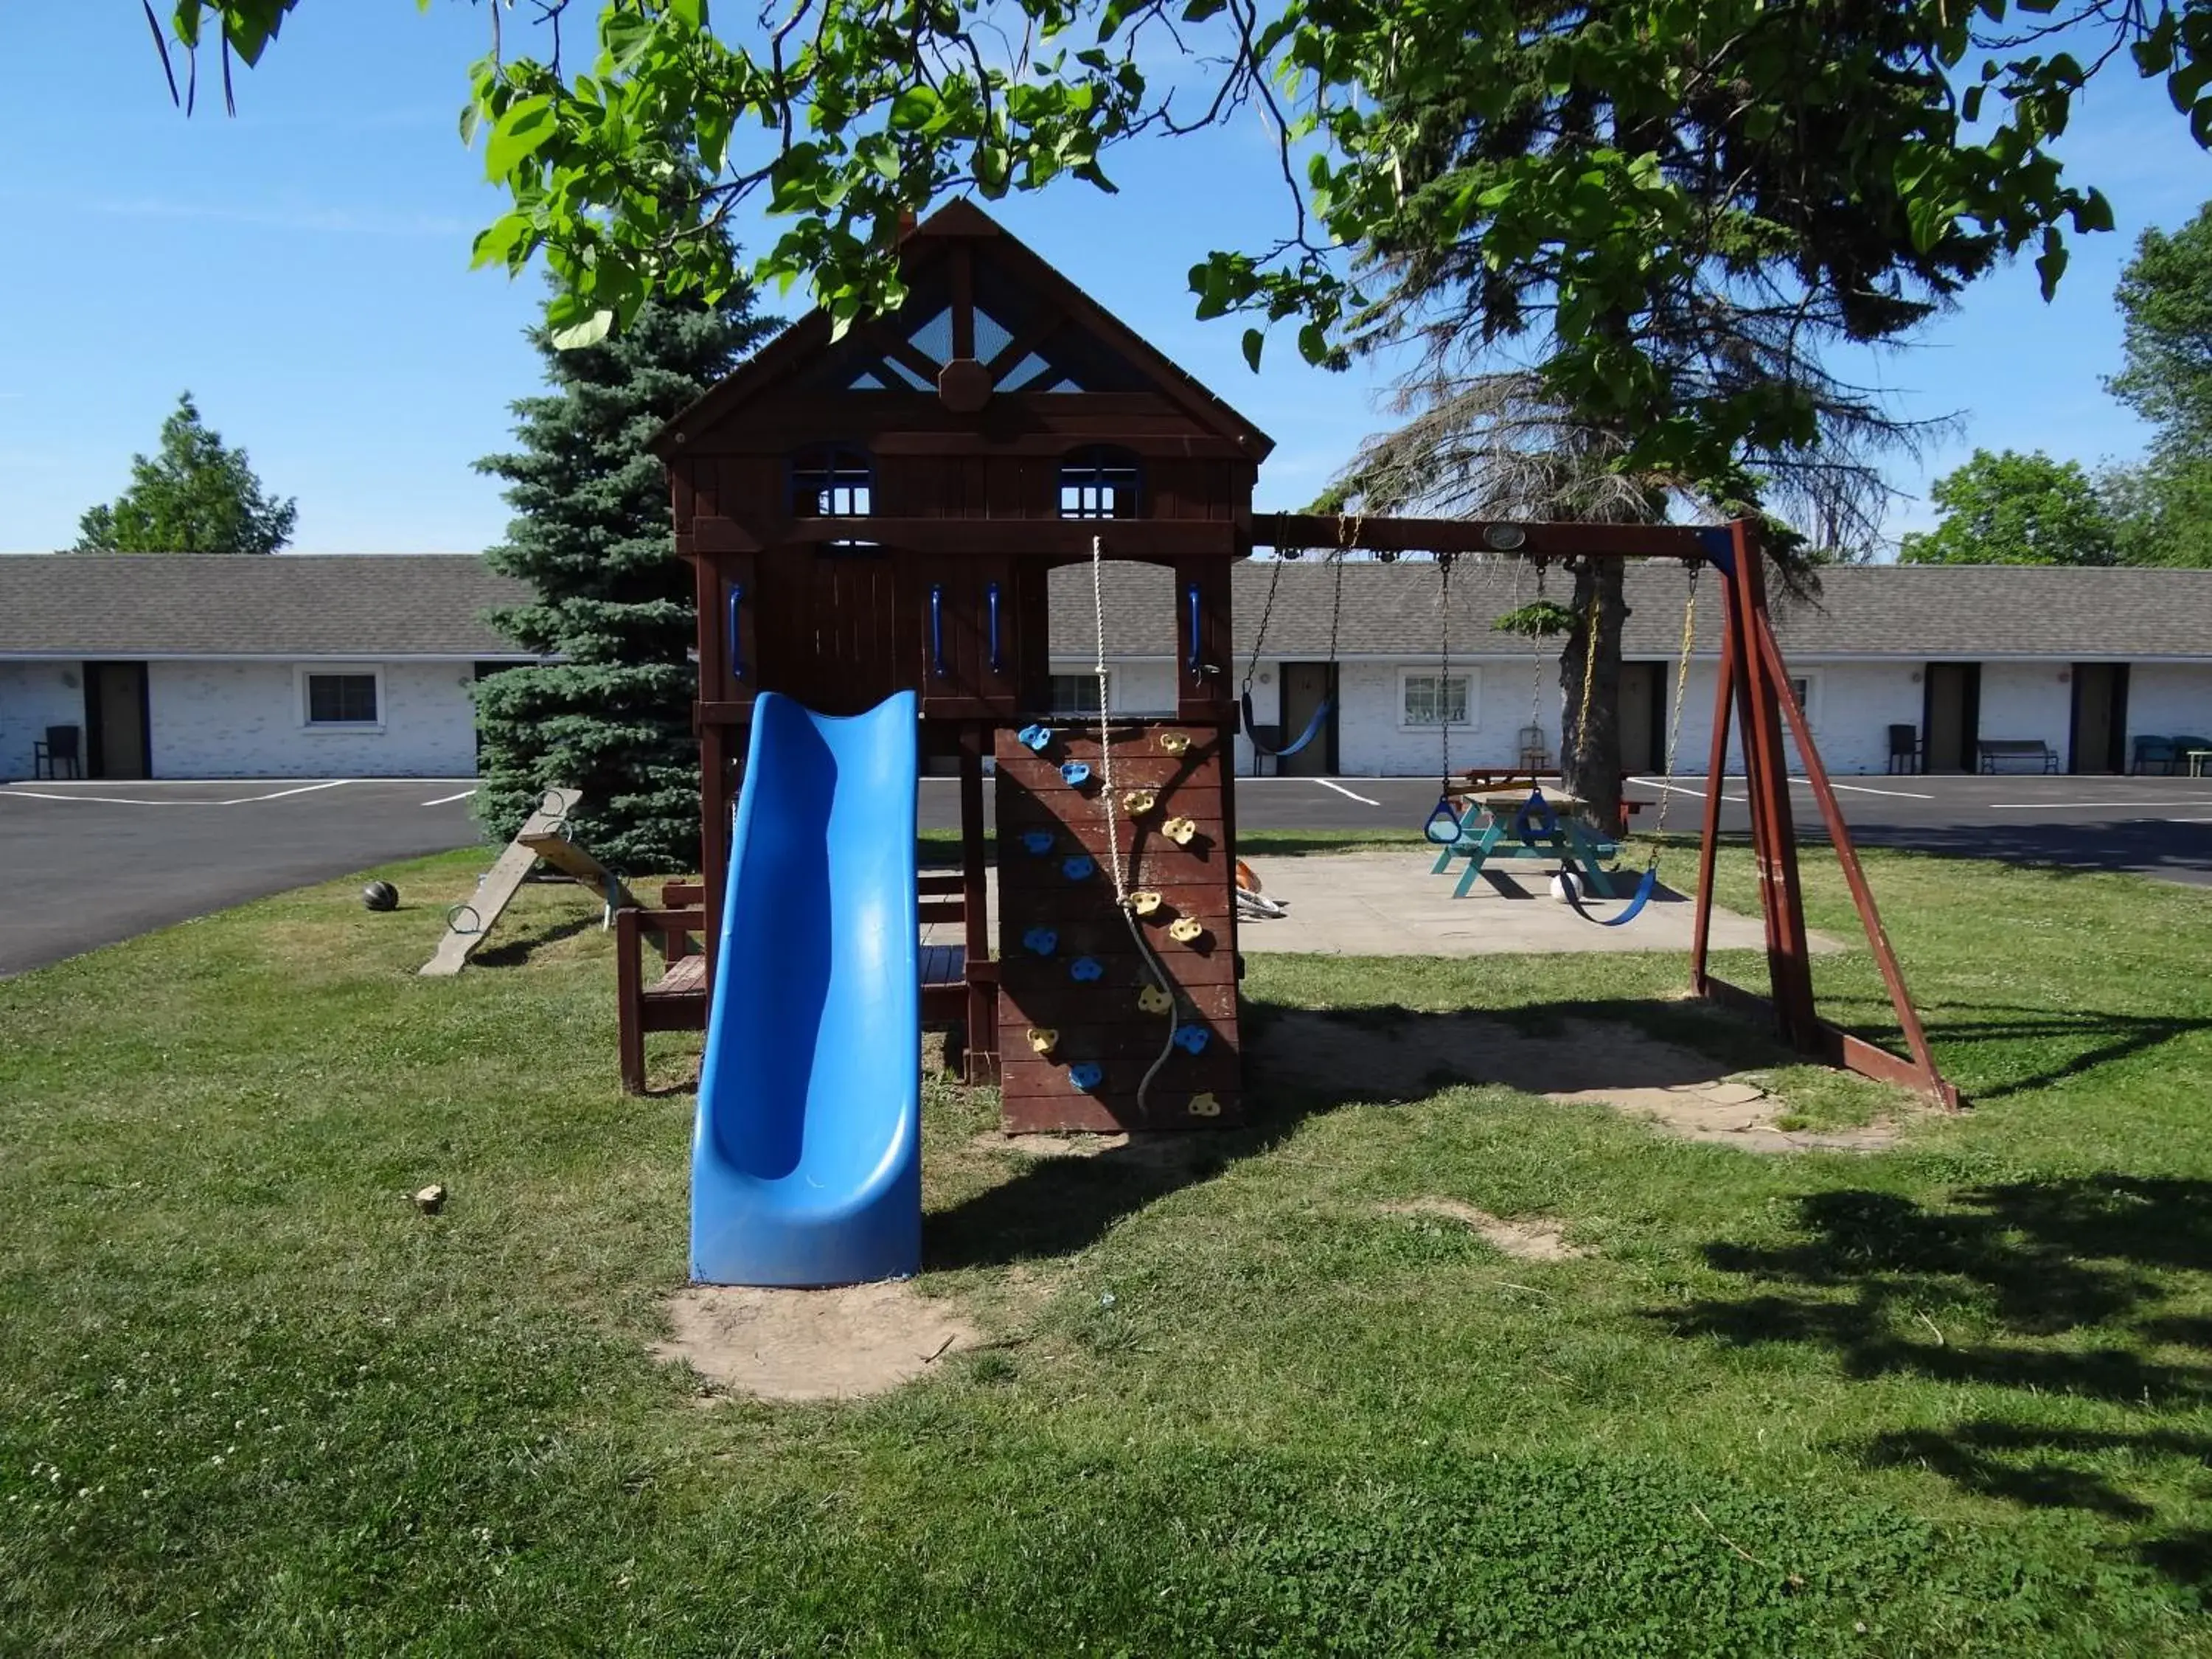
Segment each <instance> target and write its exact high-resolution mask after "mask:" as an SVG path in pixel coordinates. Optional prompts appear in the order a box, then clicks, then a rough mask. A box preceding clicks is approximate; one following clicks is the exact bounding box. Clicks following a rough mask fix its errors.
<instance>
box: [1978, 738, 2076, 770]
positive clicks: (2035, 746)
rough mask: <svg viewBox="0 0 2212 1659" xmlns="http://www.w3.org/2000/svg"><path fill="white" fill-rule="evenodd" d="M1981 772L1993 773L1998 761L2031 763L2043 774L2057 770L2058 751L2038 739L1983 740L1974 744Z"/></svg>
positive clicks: (1980, 739)
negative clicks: (1978, 755)
mask: <svg viewBox="0 0 2212 1659" xmlns="http://www.w3.org/2000/svg"><path fill="white" fill-rule="evenodd" d="M1974 748H1975V750H1977V751H1978V753H1979V754H1980V756H1981V757H1982V770H1983V771H1984V772H1994V771H1996V769H1997V763H1998V762H2000V761H2015V760H2018V761H2032V762H2033V763H2034V764H2035V766H2036V767H2037V769H2039V770H2040V771H2044V772H2056V771H2057V769H2058V751H2057V750H2056V749H2053V748H2052V747H2051V745H2050V744H2047V743H2045V742H2044V740H2043V739H2042V738H1979V739H1978V740H1977V741H1976V742H1975V744H1974Z"/></svg>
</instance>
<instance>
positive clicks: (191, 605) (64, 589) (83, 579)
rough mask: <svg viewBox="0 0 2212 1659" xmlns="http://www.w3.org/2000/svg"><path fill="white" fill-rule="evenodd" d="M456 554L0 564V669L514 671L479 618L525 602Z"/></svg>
mask: <svg viewBox="0 0 2212 1659" xmlns="http://www.w3.org/2000/svg"><path fill="white" fill-rule="evenodd" d="M530 592H531V590H530V589H529V587H528V586H526V585H525V584H523V583H521V582H519V581H515V580H512V579H511V578H509V577H506V576H501V575H496V574H494V573H493V572H492V571H491V570H489V568H486V566H485V564H484V562H483V560H482V559H481V558H478V557H476V556H472V555H462V554H410V553H393V554H278V555H276V556H269V557H259V556H249V555H242V554H241V555H228V556H226V555H220V554H209V553H146V554H105V553H92V554H78V553H72V554H52V555H23V556H15V557H4V558H0V656H15V657H24V656H40V657H59V656H68V657H203V656H204V657H345V656H361V657H471V658H501V657H519V658H524V659H528V658H529V657H530V653H527V652H525V651H522V650H521V649H520V648H519V647H517V646H516V645H515V643H514V641H512V640H509V639H506V638H503V637H502V636H501V635H498V634H495V633H494V632H493V631H492V630H491V629H489V627H487V626H486V625H485V623H483V620H482V617H481V613H482V612H483V611H484V610H486V609H487V608H489V607H490V606H493V605H514V604H517V603H520V602H522V601H526V600H527V599H529V598H530Z"/></svg>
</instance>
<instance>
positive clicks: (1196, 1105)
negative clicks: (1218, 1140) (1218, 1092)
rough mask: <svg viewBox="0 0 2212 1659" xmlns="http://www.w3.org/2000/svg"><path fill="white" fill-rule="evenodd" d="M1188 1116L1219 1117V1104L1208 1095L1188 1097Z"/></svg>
mask: <svg viewBox="0 0 2212 1659" xmlns="http://www.w3.org/2000/svg"><path fill="white" fill-rule="evenodd" d="M1190 1115H1192V1116H1193V1117H1219V1116H1220V1115H1221V1103H1220V1102H1219V1101H1218V1100H1216V1099H1215V1098H1214V1097H1212V1095H1211V1094H1210V1093H1209V1094H1203V1095H1193V1096H1192V1097H1190Z"/></svg>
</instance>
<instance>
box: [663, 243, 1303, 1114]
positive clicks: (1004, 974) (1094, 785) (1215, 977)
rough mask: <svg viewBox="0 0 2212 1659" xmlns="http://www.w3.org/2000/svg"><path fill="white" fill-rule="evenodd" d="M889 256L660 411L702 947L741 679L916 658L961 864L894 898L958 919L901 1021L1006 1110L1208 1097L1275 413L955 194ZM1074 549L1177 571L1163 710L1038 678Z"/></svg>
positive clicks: (1217, 1106)
mask: <svg viewBox="0 0 2212 1659" xmlns="http://www.w3.org/2000/svg"><path fill="white" fill-rule="evenodd" d="M901 265H902V275H903V276H904V279H905V281H906V283H907V284H908V297H907V300H906V301H905V303H904V304H903V305H902V307H900V308H899V309H898V310H897V311H896V313H891V314H890V315H888V316H885V317H884V318H881V319H878V320H876V321H875V322H873V323H871V324H867V325H862V326H860V327H859V328H856V329H854V330H853V331H851V332H850V333H848V335H846V336H845V337H843V338H842V339H836V338H833V331H832V328H831V325H830V322H829V318H828V316H827V315H826V314H825V313H822V312H819V311H817V312H815V313H811V314H810V315H809V316H807V317H805V319H802V320H800V321H799V322H798V323H797V324H795V325H793V326H792V327H791V328H790V329H789V330H788V331H786V332H785V333H784V334H783V335H782V336H781V337H779V338H778V339H776V340H775V342H774V343H772V344H770V345H769V346H768V347H767V348H766V349H763V351H761V352H760V353H759V354H758V355H757V356H755V357H754V358H753V359H752V360H751V361H750V362H748V363H747V364H745V365H744V368H740V369H739V370H738V372H737V373H735V374H732V375H731V376H730V377H729V378H728V379H727V380H724V381H723V382H722V383H721V384H720V385H719V386H716V387H714V390H712V391H711V392H708V394H707V395H706V396H705V397H704V398H702V399H701V400H700V401H699V402H698V403H697V404H694V405H693V406H692V407H691V408H690V410H686V411H685V412H684V414H683V415H681V416H678V418H677V419H676V420H674V421H673V422H671V423H670V424H669V425H668V426H667V427H666V428H665V429H664V430H663V431H662V433H661V434H660V435H659V437H658V438H657V439H656V441H655V447H656V449H657V450H658V452H659V454H660V455H661V457H662V458H663V459H665V461H666V463H667V465H668V470H669V477H670V482H671V491H672V494H673V498H674V507H675V519H676V537H677V548H678V551H679V552H680V553H681V554H683V555H684V556H685V557H686V558H688V559H690V561H691V562H692V564H693V566H694V568H695V569H696V573H697V592H698V607H699V619H700V620H699V644H698V654H699V684H700V691H699V702H698V704H697V724H698V734H699V740H700V749H701V757H702V772H703V779H704V782H703V787H702V803H701V806H702V822H701V853H702V883H703V886H704V894H703V901H704V921H705V928H706V944H707V952H706V955H707V960H708V963H712V962H713V961H714V944H715V939H714V935H715V932H716V930H717V929H718V928H719V927H720V919H721V914H722V895H723V884H724V878H725V872H726V868H727V864H728V859H729V848H730V835H731V825H732V816H731V814H732V804H733V802H734V801H735V799H736V794H737V791H738V789H739V788H740V787H742V779H741V778H740V776H739V772H740V770H741V769H742V767H743V764H744V756H745V750H746V741H747V725H748V720H749V718H750V710H751V707H752V702H753V699H754V698H755V697H756V696H757V695H758V694H759V693H761V692H762V691H764V690H773V691H778V692H782V693H787V694H788V695H789V696H793V697H795V698H797V699H798V700H799V702H803V703H805V705H806V706H807V707H809V708H814V709H817V710H819V711H823V712H826V713H831V714H854V713H858V712H860V711H861V710H863V709H866V708H872V707H873V706H874V705H876V704H877V703H878V702H881V701H882V700H883V699H884V697H886V696H890V695H891V694H892V693H893V692H895V691H898V690H914V691H915V693H917V694H918V696H919V698H920V703H921V730H920V732H918V733H917V740H918V742H919V743H920V744H921V753H922V754H923V756H924V757H929V758H933V759H948V760H957V767H958V775H959V779H960V792H959V793H960V804H961V828H962V844H963V859H962V864H961V869H960V872H959V874H958V875H957V878H954V877H947V876H930V875H925V877H924V878H923V885H924V893H923V897H922V902H921V908H922V915H923V919H924V920H929V919H937V920H945V919H950V918H951V917H952V916H954V915H957V916H958V917H959V918H960V919H961V920H962V921H963V922H964V924H965V943H964V949H963V950H960V951H940V952H935V953H930V954H929V957H928V959H927V960H926V963H925V969H924V979H925V986H924V991H923V1011H924V1018H925V1021H926V1022H928V1023H932V1024H944V1025H947V1026H951V1027H956V1028H959V1029H961V1030H964V1033H965V1053H966V1070H967V1076H968V1077H969V1080H970V1081H976V1082H982V1081H989V1080H993V1079H995V1080H997V1081H998V1083H999V1084H1000V1088H1001V1091H1002V1093H1003V1096H1004V1099H1005V1111H1004V1121H1005V1125H1006V1127H1007V1128H1008V1129H1009V1130H1036V1129H1115V1128H1128V1127H1175V1126H1177V1125H1183V1124H1193V1125H1195V1124H1200V1123H1206V1124H1218V1123H1224V1122H1230V1121H1235V1120H1236V1119H1237V1117H1238V1116H1239V1115H1240V1114H1241V1111H1242V1106H1243V1102H1242V1099H1241V1095H1240V1088H1239V1085H1240V1062H1239V1053H1240V1048H1241V1043H1240V1041H1239V1036H1238V1029H1237V923H1236V912H1235V902H1234V889H1235V863H1234V860H1233V857H1232V856H1231V848H1232V847H1233V846H1234V841H1235V823H1234V822H1233V814H1234V805H1233V797H1232V794H1231V780H1230V773H1231V763H1232V757H1233V748H1232V738H1233V735H1234V732H1235V729H1236V718H1237V716H1236V708H1235V704H1234V702H1233V701H1232V697H1231V675H1230V658H1231V644H1230V608H1229V607H1230V571H1231V564H1232V562H1234V561H1235V560H1237V559H1238V558H1240V557H1243V556H1246V555H1247V554H1249V551H1250V550H1251V545H1252V517H1251V505H1252V489H1253V484H1254V482H1255V477H1256V474H1257V471H1258V468H1259V464H1260V462H1261V459H1263V458H1264V457H1265V456H1266V455H1267V452H1268V450H1269V449H1270V448H1271V447H1272V444H1271V442H1270V441H1269V440H1268V439H1267V436H1266V435H1264V434H1262V433H1261V432H1260V431H1259V430H1258V428H1255V427H1254V426H1253V425H1252V424H1251V423H1250V422H1248V421H1246V420H1245V419H1244V418H1243V416H1239V415H1238V414H1237V412H1236V411H1235V410H1232V409H1231V408H1229V407H1228V406H1227V405H1226V404H1224V403H1222V402H1221V401H1220V400H1219V399H1218V398H1215V397H1214V396H1213V395H1212V393H1211V392H1207V391H1206V389H1205V388H1204V387H1203V386H1200V385H1199V384H1198V383H1197V382H1196V381H1195V380H1192V379H1191V378H1190V377H1189V376H1188V375H1187V374H1184V373H1183V372H1182V370H1181V369H1179V368H1176V366H1175V365H1174V364H1173V363H1172V362H1169V361H1168V360H1167V359H1166V358H1165V357H1164V356H1161V355H1160V354H1159V353H1158V351H1156V350H1154V349H1152V347H1150V346H1148V345H1147V344H1146V343H1145V342H1144V341H1143V340H1142V339H1140V338H1139V337H1137V336H1136V335H1135V334H1134V333H1133V332H1132V331H1130V330H1129V329H1128V328H1127V326H1125V325H1123V324H1121V322H1119V321H1118V320H1116V319H1115V318H1114V317H1112V316H1111V315H1109V313H1107V312H1105V311H1104V310H1103V309H1102V308H1101V307H1099V306H1098V305H1097V304H1096V303H1095V302H1094V301H1091V299H1089V298H1088V297H1087V296H1086V295H1084V294H1083V293H1082V292H1081V291H1080V290H1079V289H1077V288H1076V287H1075V285H1074V284H1073V283H1071V282H1069V281H1068V280H1067V279H1066V277H1065V276H1061V275H1060V273H1059V272H1058V271H1056V270H1053V269H1052V268H1051V267H1050V266H1048V264H1045V263H1044V261H1043V260H1042V259H1040V258H1037V256H1036V254H1034V253H1032V252H1030V250H1029V249H1027V248H1026V247H1024V246H1022V245H1021V244H1020V243H1019V242H1018V241H1016V240H1014V239H1013V238H1012V237H1011V236H1009V235H1007V234H1006V233H1005V232H1004V231H1003V230H1001V229H1000V228H999V226H998V225H997V224H996V223H995V222H993V221H992V220H991V219H990V218H989V217H988V216H986V215H985V214H984V213H982V212H981V210H978V209H976V208H975V207H973V206H971V205H969V204H966V203H964V202H955V203H953V204H951V205H949V206H947V207H946V208H945V209H944V210H941V211H940V212H939V213H937V214H935V215H934V216H932V217H931V218H929V219H928V220H927V221H926V222H923V223H922V224H921V225H920V226H919V227H918V228H915V229H914V230H912V231H911V232H909V234H908V236H907V238H906V240H905V241H904V244H903V246H902V252H901ZM1098 556H1103V558H1107V559H1112V560H1116V561H1138V562H1148V563H1152V564H1157V565H1163V566H1165V567H1167V568H1169V569H1170V570H1171V572H1172V574H1173V580H1174V593H1175V609H1176V629H1177V635H1178V638H1177V643H1176V659H1175V686H1176V690H1175V696H1174V712H1173V714H1172V716H1171V717H1169V716H1162V717H1160V718H1147V719H1126V718H1121V717H1119V716H1113V715H1108V714H1097V713H1089V714H1078V713H1070V712H1069V711H1066V710H1064V709H1061V710H1056V709H1054V707H1053V706H1052V705H1053V701H1054V700H1053V696H1052V661H1051V654H1050V640H1049V617H1048V591H1047V581H1048V576H1049V574H1050V573H1051V572H1052V571H1053V570H1054V568H1058V567H1060V566H1064V565H1080V566H1082V567H1084V569H1085V574H1083V575H1082V576H1081V578H1080V580H1082V581H1083V582H1084V583H1085V591H1086V592H1088V584H1089V580H1090V576H1089V574H1088V573H1089V570H1090V568H1091V565H1092V562H1093V560H1094V558H1095V557H1098ZM1063 580H1066V579H1063ZM1109 750H1110V754H1109ZM987 756H988V757H992V758H993V759H994V762H995V767H994V777H993V778H992V779H991V780H990V784H991V787H992V788H993V790H994V807H995V816H996V823H997V850H996V860H997V871H998V903H997V907H996V909H997V914H996V915H995V916H994V915H992V914H991V910H992V907H991V905H990V904H989V902H987V881H986V860H987V848H986V835H987V825H986V822H985V815H984V789H985V785H986V779H985V775H984V770H983V762H984V757H987ZM1109 762H1110V765H1109ZM1109 769H1110V771H1111V774H1112V779H1113V794H1112V796H1111V797H1110V799H1109V797H1108V795H1107V793H1106V787H1105V786H1106V776H1107V774H1108V772H1109ZM1109 805H1110V806H1111V808H1112V811H1111V815H1110V822H1111V823H1113V825H1114V841H1113V842H1111V843H1110V844H1109V839H1108V823H1109V811H1108V809H1109ZM898 816H899V815H898V814H896V813H888V814H887V818H888V819H890V820H891V821H896V819H897V817H898ZM1117 849H1118V852H1119V854H1120V866H1121V874H1122V887H1123V889H1124V890H1127V891H1129V892H1132V893H1134V894H1136V895H1138V900H1137V908H1139V909H1141V910H1142V911H1143V913H1144V914H1143V915H1142V919H1141V922H1140V927H1141V932H1142V935H1143V940H1144V944H1145V946H1146V949H1145V950H1140V949H1139V945H1138V943H1137V941H1136V940H1134V939H1132V938H1131V937H1130V928H1129V927H1128V924H1127V921H1125V920H1124V915H1123V911H1122V907H1121V902H1120V896H1119V894H1117V890H1116V887H1115V862H1116V861H1115V858H1114V856H1113V854H1114V852H1115V850H1117ZM994 924H995V925H994ZM1148 953H1149V954H1148ZM1155 964H1156V965H1155ZM1163 976H1164V979H1165V981H1167V987H1166V988H1167V991H1168V993H1169V994H1166V995H1164V994H1163V990H1162V987H1161V985H1160V984H1159V983H1158V981H1159V980H1160V979H1161V978H1162V977H1163ZM1170 1012H1172V1015H1173V1018H1174V1022H1175V1027H1176V1032H1177V1036H1176V1041H1175V1042H1173V1043H1172V1045H1170V1043H1169V1042H1168V1041H1167V1039H1168V1036H1169V1031H1170V1024H1169V1021H1170ZM1148 1074H1150V1075H1151V1077H1152V1082H1151V1084H1150V1085H1149V1087H1147V1088H1145V1089H1144V1091H1143V1092H1144V1099H1143V1103H1142V1104H1141V1106H1140V1104H1139V1090H1140V1086H1141V1085H1144V1084H1145V1080H1146V1077H1147V1075H1148Z"/></svg>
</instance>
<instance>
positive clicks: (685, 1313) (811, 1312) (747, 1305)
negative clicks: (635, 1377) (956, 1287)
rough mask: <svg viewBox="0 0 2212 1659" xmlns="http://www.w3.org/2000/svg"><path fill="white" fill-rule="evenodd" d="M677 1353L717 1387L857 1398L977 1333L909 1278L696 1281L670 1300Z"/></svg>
mask: <svg viewBox="0 0 2212 1659" xmlns="http://www.w3.org/2000/svg"><path fill="white" fill-rule="evenodd" d="M667 1307H668V1321H669V1323H670V1325H671V1327H672V1328H674V1331H675V1333H676V1334H675V1335H674V1337H673V1338H672V1339H671V1340H669V1341H666V1342H661V1343H656V1344H655V1345H654V1346H653V1358H656V1359H660V1360H676V1359H681V1360H683V1361H684V1362H685V1363H686V1364H689V1365H690V1367H691V1369H692V1370H696V1371H697V1372H698V1373H699V1375H700V1376H703V1377H705V1378H706V1379H707V1380H708V1382H709V1383H713V1384H714V1386H715V1387H716V1388H717V1389H722V1390H726V1392H728V1393H731V1394H742V1395H751V1396H753V1397H754V1398H756V1399H759V1400H854V1399H859V1398H860V1397H861V1396H863V1395H872V1394H887V1393H889V1392H890V1390H891V1389H896V1388H897V1387H898V1386H899V1385H900V1384H901V1383H910V1382H912V1381H913V1380H914V1379H915V1377H917V1376H921V1374H922V1373H923V1372H925V1371H927V1370H929V1369H930V1368H931V1367H933V1366H934V1365H936V1364H938V1363H939V1362H940V1361H941V1360H943V1359H944V1358H945V1356H946V1355H947V1354H951V1353H956V1352H959V1351H960V1350H961V1349H963V1348H972V1347H974V1346H976V1345H977V1344H978V1343H980V1342H981V1340H982V1336H981V1334H980V1333H979V1332H978V1331H977V1330H976V1329H975V1327H974V1326H972V1325H970V1324H969V1323H968V1322H967V1321H965V1320H964V1319H963V1318H961V1317H960V1316H959V1314H958V1313H957V1311H956V1310H954V1309H953V1308H952V1307H951V1305H950V1304H947V1303H944V1302H934V1301H931V1300H929V1299H928V1298H927V1297H923V1296H921V1295H919V1294H917V1293H916V1291H915V1288H914V1286H913V1285H907V1284H889V1285H846V1286H843V1287H842V1288H841V1289H837V1290H829V1291H783V1290H763V1289H758V1288H755V1287H752V1286H748V1285H692V1286H691V1287H690V1289H689V1290H685V1291H679V1292H678V1294H677V1295H676V1296H674V1297H671V1298H670V1300H669V1303H668V1304H667Z"/></svg>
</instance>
